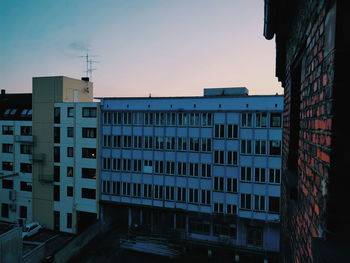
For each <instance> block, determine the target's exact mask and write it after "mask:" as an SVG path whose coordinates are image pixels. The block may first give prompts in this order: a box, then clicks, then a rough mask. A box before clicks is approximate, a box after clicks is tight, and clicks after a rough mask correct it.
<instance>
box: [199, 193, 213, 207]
mask: <svg viewBox="0 0 350 263" xmlns="http://www.w3.org/2000/svg"><path fill="white" fill-rule="evenodd" d="M210 203H211V192H210V190H205V189H202V194H201V204H204V205H210Z"/></svg>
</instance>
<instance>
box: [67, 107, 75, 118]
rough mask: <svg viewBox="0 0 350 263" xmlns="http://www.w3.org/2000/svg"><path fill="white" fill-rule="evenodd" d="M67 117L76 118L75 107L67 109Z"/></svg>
mask: <svg viewBox="0 0 350 263" xmlns="http://www.w3.org/2000/svg"><path fill="white" fill-rule="evenodd" d="M67 117H68V118H73V117H74V107H68V108H67Z"/></svg>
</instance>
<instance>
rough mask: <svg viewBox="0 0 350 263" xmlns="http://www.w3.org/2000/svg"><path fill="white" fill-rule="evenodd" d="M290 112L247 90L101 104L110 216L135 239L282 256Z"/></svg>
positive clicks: (105, 203) (103, 175)
mask: <svg viewBox="0 0 350 263" xmlns="http://www.w3.org/2000/svg"><path fill="white" fill-rule="evenodd" d="M282 108H283V98H282V97H281V96H248V95H247V93H245V92H244V89H243V93H242V89H241V90H237V89H213V90H208V91H206V93H205V96H203V97H168V98H101V125H100V128H101V137H100V140H101V141H100V145H101V150H100V156H101V163H100V165H101V172H100V180H101V184H100V191H101V195H100V200H101V206H102V210H101V211H102V215H101V216H102V217H103V216H104V211H107V210H108V211H119V212H118V213H119V215H121V216H124V217H125V218H127V219H125V222H126V223H127V224H128V226H129V228H130V229H134V230H138V231H144V232H148V233H152V232H154V233H156V232H159V233H163V234H165V233H169V234H171V233H181V236H182V237H183V238H184V239H186V240H198V241H205V242H209V243H212V244H214V243H218V244H226V245H227V244H228V245H230V246H232V247H236V248H250V249H252V250H256V251H260V252H261V251H267V252H278V250H279V209H280V182H281V176H282V175H281V151H282V149H281V140H282V114H281V110H282ZM106 213H107V212H106ZM111 213H112V214H113V213H114V212H111ZM106 217H107V216H106Z"/></svg>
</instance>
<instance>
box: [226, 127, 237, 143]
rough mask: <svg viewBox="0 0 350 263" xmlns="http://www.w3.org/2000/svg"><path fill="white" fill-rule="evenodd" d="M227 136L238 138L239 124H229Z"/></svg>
mask: <svg viewBox="0 0 350 263" xmlns="http://www.w3.org/2000/svg"><path fill="white" fill-rule="evenodd" d="M227 138H228V139H237V138H238V125H237V124H228V125H227Z"/></svg>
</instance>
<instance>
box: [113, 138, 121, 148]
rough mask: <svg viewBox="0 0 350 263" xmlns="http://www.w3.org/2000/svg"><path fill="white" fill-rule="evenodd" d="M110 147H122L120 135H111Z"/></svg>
mask: <svg viewBox="0 0 350 263" xmlns="http://www.w3.org/2000/svg"><path fill="white" fill-rule="evenodd" d="M112 147H113V148H121V147H122V136H121V135H112Z"/></svg>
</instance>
